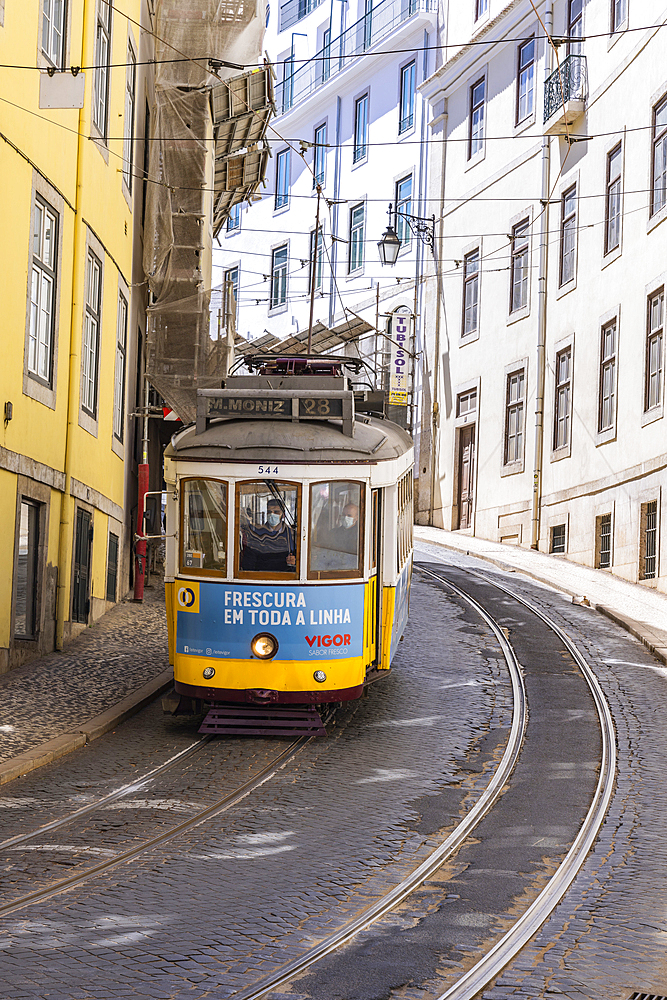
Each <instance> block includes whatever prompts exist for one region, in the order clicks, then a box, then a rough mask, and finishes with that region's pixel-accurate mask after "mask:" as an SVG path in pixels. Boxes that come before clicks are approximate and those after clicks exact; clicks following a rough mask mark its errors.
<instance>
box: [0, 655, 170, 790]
mask: <svg viewBox="0 0 667 1000" xmlns="http://www.w3.org/2000/svg"><path fill="white" fill-rule="evenodd" d="M173 679H174V672H173V670H172V668H171V667H169V668H168V669H167V670H163V671H162V673H160V674H158V675H157V677H154V678H153V680H151V681H148V682H147V683H146V684H143V685H142V686H141V687H140V688H137V690H136V691H133V692H132V694H129V695H127V697H126V698H123V700H122V701H119V702H118V704H116V705H114V706H112V708H108V709H107V710H106V711H105V712H101V713H100V714H99V715H96V716H94V718H92V719H89V720H88V721H87V722H83V723H81V725H80V727H79V728H78V731H77V730H76V729H75V730H74V731H73V732H69V733H63V734H62V735H61V736H56V737H54V738H53V739H51V740H47V741H46V742H45V743H41V744H40V745H39V746H36V747H33V748H32V749H31V750H26V751H25V752H24V753H20V754H17V756H16V757H13V758H12V759H10V760H7V761H3V763H1V764H0V785H4V784H6V783H7V782H8V781H12V780H13V779H14V778H20V777H21V776H22V775H24V774H28V773H29V772H30V771H34V770H35V768H38V767H42V765H43V764H50V763H51V762H52V761H54V760H58V758H59V757H64V756H65V755H66V754H68V753H71V752H72V751H73V750H78V749H79V748H80V747H83V746H85V745H86V743H90V742H92V740H96V739H98V738H99V737H100V736H104V734H105V733H108V732H109V731H110V730H111V729H113V728H114V726H118V725H120V724H121V722H124V721H125V720H126V719H129V718H130V716H131V715H135V714H136V713H137V712H139V711H140V710H141V709H142V708H143V707H144V705H147V704H148V703H149V702H150V701H152V700H153V699H154V698H156V697H157V695H159V694H161V693H162V692H163V691H165V690H166V689H167V688H168V687H169V686H170V685H171V683H172V682H173Z"/></svg>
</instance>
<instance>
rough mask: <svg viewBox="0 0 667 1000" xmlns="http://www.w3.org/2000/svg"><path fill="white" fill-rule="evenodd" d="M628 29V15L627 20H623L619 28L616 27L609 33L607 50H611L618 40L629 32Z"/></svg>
mask: <svg viewBox="0 0 667 1000" xmlns="http://www.w3.org/2000/svg"><path fill="white" fill-rule="evenodd" d="M627 31H628V18H627V16H626V18H625V21H623V23H622V24H620V25H619V26H618V28H615V29H614V30H613V31H611V32H610V33H609V37H608V38H607V52H609V50H610V49H613V47H614V45H616V42H617V41H618V40H619V39H620V38H623V36H624V35H626V34H627Z"/></svg>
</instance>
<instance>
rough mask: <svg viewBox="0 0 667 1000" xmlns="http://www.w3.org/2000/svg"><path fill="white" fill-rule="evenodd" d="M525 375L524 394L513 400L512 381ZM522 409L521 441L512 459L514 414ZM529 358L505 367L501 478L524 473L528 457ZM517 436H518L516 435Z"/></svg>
mask: <svg viewBox="0 0 667 1000" xmlns="http://www.w3.org/2000/svg"><path fill="white" fill-rule="evenodd" d="M518 375H523V392H522V395H521V397H520V398H517V399H516V400H511V398H510V388H511V379H513V378H515V377H516V376H518ZM519 404H520V407H521V413H522V417H521V421H522V423H521V441H520V445H519V447H517V448H515V449H514V452H515V453H513V457H510V449H509V446H508V442H509V432H510V429H511V427H510V421H511V416H512V413H513V412H515V411H517V410H518V409H519ZM527 404H528V358H522V359H519V360H517V361H515V362H514V364H512V365H507V366H506V367H505V371H504V376H503V440H502V451H501V470H500V474H501V476H511V475H515V474H516V473H521V472H523V471H524V463H525V455H526V414H527V411H528V405H527ZM515 436H516V435H515Z"/></svg>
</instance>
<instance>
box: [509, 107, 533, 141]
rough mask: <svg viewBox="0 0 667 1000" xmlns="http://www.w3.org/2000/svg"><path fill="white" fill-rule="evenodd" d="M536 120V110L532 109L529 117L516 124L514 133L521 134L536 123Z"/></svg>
mask: <svg viewBox="0 0 667 1000" xmlns="http://www.w3.org/2000/svg"><path fill="white" fill-rule="evenodd" d="M535 121H536V118H535V111H532V112H531V114H529V115H528V117H527V118H523V119H522V120H521V121H520V122H516V124H515V125H514V135H521V133H522V132H525V131H526V129H528V128H530V127H531V125H534V124H535Z"/></svg>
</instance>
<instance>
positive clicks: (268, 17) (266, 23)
mask: <svg viewBox="0 0 667 1000" xmlns="http://www.w3.org/2000/svg"><path fill="white" fill-rule="evenodd" d="M270 20H271V4H269V3H267V5H266V13H265V14H264V27H265V28H268V26H269V21H270Z"/></svg>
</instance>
